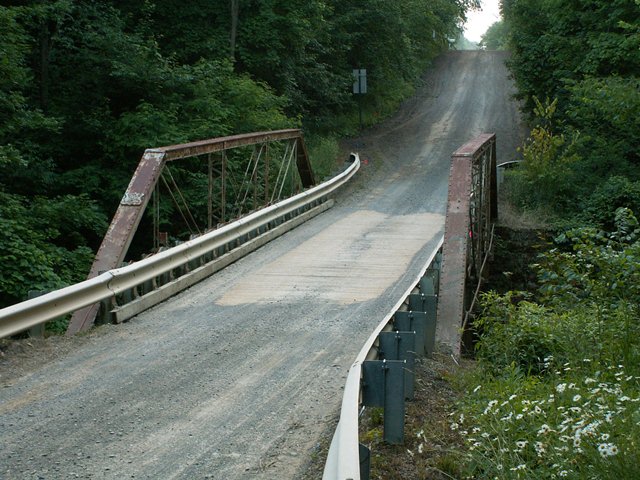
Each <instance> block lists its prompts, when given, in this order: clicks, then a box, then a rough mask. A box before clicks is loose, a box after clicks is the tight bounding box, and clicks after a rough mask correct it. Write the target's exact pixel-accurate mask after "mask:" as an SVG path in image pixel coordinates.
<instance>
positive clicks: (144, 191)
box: [67, 150, 165, 335]
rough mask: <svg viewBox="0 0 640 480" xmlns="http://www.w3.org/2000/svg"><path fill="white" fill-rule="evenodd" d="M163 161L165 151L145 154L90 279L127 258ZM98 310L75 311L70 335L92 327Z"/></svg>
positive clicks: (99, 253) (104, 242)
mask: <svg viewBox="0 0 640 480" xmlns="http://www.w3.org/2000/svg"><path fill="white" fill-rule="evenodd" d="M164 164H165V155H164V153H162V152H157V151H152V150H147V151H146V152H145V153H144V155H143V156H142V159H141V160H140V163H139V164H138V168H137V169H136V171H135V173H134V174H133V177H132V178H131V181H130V182H129V186H128V187H127V190H126V192H125V194H124V196H123V197H122V200H121V201H120V206H119V207H118V209H117V210H116V213H115V215H114V217H113V220H111V224H110V225H109V228H108V229H107V233H106V234H105V236H104V239H103V240H102V244H101V245H100V248H99V249H98V253H97V254H96V258H95V260H94V261H93V265H92V266H91V270H90V272H89V277H88V278H92V277H95V276H97V275H99V274H100V273H102V272H105V271H107V270H112V269H114V268H116V267H118V266H119V265H120V263H121V262H122V261H123V260H124V257H125V255H126V254H127V250H128V249H129V245H130V244H131V240H133V236H134V235H135V233H136V229H137V228H138V225H139V224H140V220H141V219H142V216H143V214H144V210H145V208H146V206H147V204H148V203H149V199H150V198H151V194H152V192H153V189H154V187H155V185H156V183H157V181H158V178H159V177H160V173H161V172H162V168H163V167H164ZM97 312H98V307H97V306H95V305H94V306H89V307H85V308H83V309H81V310H78V311H77V312H75V313H74V314H73V316H72V317H71V321H70V322H69V327H68V328H67V334H68V335H72V334H74V333H77V332H80V331H84V330H87V329H88V328H91V326H92V325H93V322H94V320H95V316H96V314H97Z"/></svg>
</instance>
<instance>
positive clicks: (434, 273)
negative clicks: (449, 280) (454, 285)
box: [419, 268, 440, 295]
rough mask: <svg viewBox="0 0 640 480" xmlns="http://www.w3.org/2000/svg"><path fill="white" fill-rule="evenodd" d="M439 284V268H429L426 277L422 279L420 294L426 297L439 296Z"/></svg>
mask: <svg viewBox="0 0 640 480" xmlns="http://www.w3.org/2000/svg"><path fill="white" fill-rule="evenodd" d="M439 283H440V270H439V269H437V268H428V269H427V271H426V272H425V274H424V277H422V278H421V279H420V284H419V285H420V293H423V294H424V295H437V294H438V284H439Z"/></svg>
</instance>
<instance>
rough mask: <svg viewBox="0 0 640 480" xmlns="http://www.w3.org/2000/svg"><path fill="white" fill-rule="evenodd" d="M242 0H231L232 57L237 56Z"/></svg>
mask: <svg viewBox="0 0 640 480" xmlns="http://www.w3.org/2000/svg"><path fill="white" fill-rule="evenodd" d="M239 11H240V0H231V59H232V60H235V58H236V35H237V34H238V14H239Z"/></svg>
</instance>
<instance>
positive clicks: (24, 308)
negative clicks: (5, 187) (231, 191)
mask: <svg viewBox="0 0 640 480" xmlns="http://www.w3.org/2000/svg"><path fill="white" fill-rule="evenodd" d="M353 159H354V161H353V163H352V164H351V165H350V166H349V167H348V168H347V169H346V170H344V171H343V172H342V173H340V174H339V175H337V176H335V177H334V178H332V179H330V180H328V181H327V182H324V183H322V184H320V185H317V186H316V187H313V188H311V189H309V190H307V191H305V192H302V193H300V194H298V195H296V196H294V197H291V198H288V199H286V200H283V201H281V202H279V203H276V204H274V205H271V206H269V207H266V208H264V209H261V210H259V211H257V212H254V213H252V214H250V215H247V216H246V217H243V218H241V219H239V220H236V221H235V222H232V223H230V224H228V225H225V226H223V227H221V228H220V229H218V230H214V231H212V232H209V233H207V234H205V235H202V236H201V237H197V238H195V239H193V240H190V241H188V242H185V243H183V244H180V245H178V246H176V247H173V248H171V249H168V250H165V251H163V252H160V253H158V254H156V255H153V256H151V257H148V258H146V259H144V260H140V261H139V262H136V263H133V264H131V265H129V266H126V267H123V268H117V269H113V270H109V271H108V272H105V273H103V274H101V275H98V276H96V277H93V278H91V279H89V280H85V281H84V282H80V283H78V284H75V285H71V286H69V287H66V288H63V289H60V290H56V291H54V292H51V293H48V294H46V295H43V296H40V297H37V298H34V299H32V300H27V301H25V302H21V303H18V304H15V305H12V306H10V307H6V308H3V309H1V310H0V338H3V337H7V336H10V335H13V334H15V333H18V332H21V331H24V330H27V329H29V328H31V327H33V326H35V325H39V324H41V323H44V322H46V321H47V320H51V319H54V318H58V317H60V316H63V315H66V314H68V313H71V312H74V311H76V310H78V309H80V308H83V307H87V306H89V305H92V304H96V303H98V302H101V301H102V300H105V299H108V298H111V297H113V296H114V295H116V294H118V293H121V292H124V291H126V290H128V289H131V288H133V287H135V286H137V285H140V284H142V283H143V282H145V281H148V280H151V279H153V278H155V277H158V276H160V275H163V274H165V273H167V272H170V271H172V270H174V269H176V268H178V267H181V266H183V265H186V264H188V263H189V262H191V261H193V260H195V259H198V258H200V257H203V256H204V255H206V254H208V253H210V252H212V251H213V250H215V249H216V248H219V247H222V246H224V245H226V244H228V243H230V242H233V241H234V240H237V239H238V238H240V237H242V236H243V235H247V234H249V233H252V232H254V231H257V230H258V229H259V228H260V227H262V226H263V225H267V224H269V223H273V222H275V221H276V220H279V219H282V218H283V217H286V216H289V215H294V214H295V215H297V214H298V213H300V212H298V211H301V210H302V209H304V208H305V207H306V206H309V205H312V204H314V203H316V202H319V201H321V200H324V199H326V197H327V196H328V195H331V194H332V193H333V192H335V191H336V190H337V189H338V188H340V187H341V186H342V185H344V184H345V183H347V182H348V181H349V180H350V179H351V178H352V177H353V176H354V175H355V174H356V172H357V171H358V169H359V168H360V159H359V157H358V156H357V155H355V156H353Z"/></svg>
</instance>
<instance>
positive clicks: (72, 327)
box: [67, 129, 315, 335]
mask: <svg viewBox="0 0 640 480" xmlns="http://www.w3.org/2000/svg"><path fill="white" fill-rule="evenodd" d="M287 140H288V141H290V146H287V155H288V156H289V160H293V161H295V164H296V167H297V171H298V174H299V177H300V181H301V183H302V186H303V187H304V188H308V187H311V186H313V185H315V179H314V175H313V171H312V168H311V163H310V161H309V156H308V153H307V149H306V146H305V143H304V139H303V136H302V132H301V131H300V130H299V129H289V130H277V131H272V132H258V133H248V134H243V135H233V136H228V137H221V138H214V139H211V140H203V141H199V142H192V143H186V144H181V145H171V146H168V147H161V148H153V149H147V150H146V151H145V152H144V154H143V156H142V159H141V160H140V163H139V164H138V167H137V168H136V171H135V173H134V174H133V177H132V178H131V181H130V182H129V186H128V187H127V190H126V192H125V194H124V196H123V197H122V200H121V201H120V205H119V206H118V209H117V211H116V213H115V215H114V217H113V220H112V221H111V224H110V225H109V228H108V229H107V233H106V234H105V236H104V239H103V240H102V244H101V245H100V248H99V249H98V252H97V254H96V257H95V260H94V262H93V265H92V266H91V270H90V272H89V275H88V278H92V277H95V276H97V275H99V274H100V273H102V272H105V271H108V270H112V269H114V268H117V267H118V266H119V265H120V264H121V263H122V262H123V260H124V258H125V255H126V254H127V251H128V249H129V246H130V245H131V241H132V240H133V237H134V235H135V232H136V230H137V228H138V225H139V224H140V221H141V220H142V217H143V214H144V211H145V209H146V207H147V205H148V203H149V200H150V198H151V197H152V194H153V193H154V190H156V189H157V186H158V183H159V181H160V179H161V178H163V175H162V174H163V171H164V170H165V167H166V165H167V163H168V162H172V161H175V160H181V159H186V158H191V157H197V156H201V155H209V176H210V177H211V174H212V166H211V154H212V153H216V152H222V158H223V169H222V172H223V173H222V182H223V185H222V189H223V194H224V190H225V188H226V185H225V175H224V162H225V159H226V155H225V152H226V151H227V150H230V149H234V148H238V147H246V146H252V145H255V146H258V147H257V148H256V149H255V150H254V154H253V155H252V159H251V161H250V162H249V166H248V167H247V174H246V176H248V175H251V177H252V178H254V177H255V173H256V172H255V170H256V168H257V164H258V161H259V158H260V155H261V154H262V153H263V152H264V151H265V150H266V149H268V146H269V144H270V143H272V142H282V141H287ZM256 151H257V152H258V153H257V155H258V156H257V158H255V155H256V154H255V152H256ZM291 163H293V162H292V161H290V162H288V163H287V168H289V166H288V165H289V164H291ZM285 176H286V172H284V173H283V172H279V175H278V181H277V182H276V188H279V189H280V192H279V193H276V192H275V189H274V191H273V192H271V195H270V196H269V197H268V198H267V196H268V189H266V193H265V204H267V203H269V202H272V201H273V200H274V199H276V198H279V194H280V193H281V192H282V187H281V186H280V187H278V185H279V184H278V182H279V181H280V179H281V178H282V179H284V177H285ZM242 195H243V200H245V201H246V199H247V196H248V191H247V190H245V191H244V192H243V194H242ZM156 197H157V196H156ZM209 197H211V184H210V186H209ZM224 204H225V202H222V209H223V211H222V214H221V217H222V219H223V220H224V219H225V216H226V213H225V211H224ZM208 213H209V225H208V226H209V228H211V227H212V225H211V217H212V215H211V213H212V212H211V206H209V212H208ZM237 213H238V214H239V215H240V214H242V210H241V207H240V209H239V210H238V212H237ZM154 230H155V229H154ZM156 233H157V232H155V231H154V234H156ZM99 308H100V306H99V305H92V306H89V307H85V308H83V309H81V310H78V311H77V312H75V313H74V314H73V316H72V318H71V321H70V322H69V327H68V329H67V334H68V335H70V334H74V333H77V332H80V331H84V330H87V329H89V328H91V326H92V325H93V323H94V321H95V318H96V315H97V313H98V310H99Z"/></svg>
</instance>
